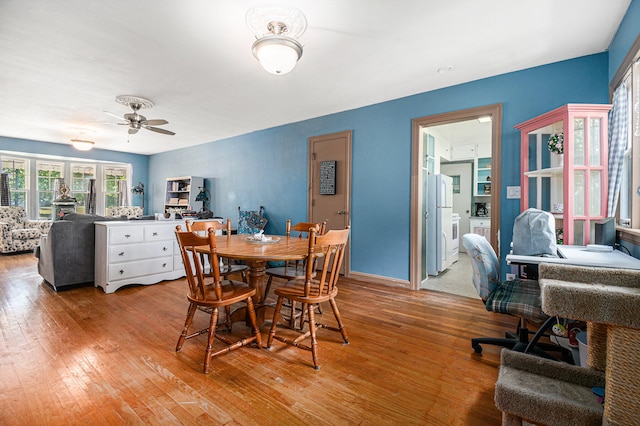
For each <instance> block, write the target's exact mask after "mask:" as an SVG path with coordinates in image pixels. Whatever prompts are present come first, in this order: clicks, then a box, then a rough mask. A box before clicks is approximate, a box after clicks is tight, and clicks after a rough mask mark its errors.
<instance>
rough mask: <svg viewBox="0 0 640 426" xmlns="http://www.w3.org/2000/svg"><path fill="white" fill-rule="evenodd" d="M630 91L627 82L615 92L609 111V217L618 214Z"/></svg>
mask: <svg viewBox="0 0 640 426" xmlns="http://www.w3.org/2000/svg"><path fill="white" fill-rule="evenodd" d="M628 106H629V104H628V91H627V85H626V84H625V83H622V84H620V86H618V88H617V89H616V91H615V92H614V93H613V108H612V109H611V112H610V113H609V203H608V204H607V217H614V216H615V215H616V207H617V205H618V197H619V196H620V184H621V181H622V164H623V162H624V152H625V151H626V150H627V147H628V144H629V128H628V124H629V108H628Z"/></svg>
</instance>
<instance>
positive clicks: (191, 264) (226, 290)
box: [176, 225, 262, 374]
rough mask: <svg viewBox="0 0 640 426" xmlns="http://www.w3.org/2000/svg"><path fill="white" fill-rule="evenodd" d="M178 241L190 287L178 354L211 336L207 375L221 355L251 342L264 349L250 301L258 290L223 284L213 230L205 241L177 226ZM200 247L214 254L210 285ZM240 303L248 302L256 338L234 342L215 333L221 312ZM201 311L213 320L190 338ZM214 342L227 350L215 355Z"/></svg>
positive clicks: (177, 349) (206, 355)
mask: <svg viewBox="0 0 640 426" xmlns="http://www.w3.org/2000/svg"><path fill="white" fill-rule="evenodd" d="M176 237H177V239H178V244H179V246H180V254H181V255H182V261H183V263H184V268H185V272H186V277H187V283H188V284H189V293H187V300H188V301H189V309H188V311H187V319H186V321H185V323H184V328H183V330H182V333H181V334H180V338H179V339H178V344H177V345H176V352H179V351H180V349H181V348H182V345H183V343H184V341H185V340H186V339H190V338H192V337H196V336H199V335H201V334H204V333H208V340H207V349H206V351H205V355H204V372H205V374H206V373H207V372H208V371H209V363H210V362H211V358H213V357H215V356H218V355H222V354H224V353H227V352H229V351H231V350H233V349H237V348H239V347H241V346H245V345H248V344H250V343H252V342H255V343H256V344H257V346H258V348H260V347H261V346H262V340H261V336H260V330H259V329H258V325H257V321H256V312H255V309H254V306H253V300H252V299H251V297H252V296H254V295H255V294H256V290H255V289H254V288H251V287H249V286H247V285H244V283H241V282H234V281H229V280H224V281H223V280H221V278H220V271H219V265H218V256H217V254H216V238H215V232H214V230H213V229H210V230H209V231H208V234H207V236H205V237H202V236H200V235H198V234H195V233H193V232H189V231H186V232H182V231H181V229H180V225H178V226H177V227H176ZM198 246H208V247H209V253H210V254H211V256H210V257H209V261H210V262H211V266H212V272H213V274H212V277H213V282H212V283H211V284H208V283H206V282H205V274H204V272H203V264H202V261H201V259H202V258H201V257H200V256H199V255H198V253H197V252H196V247H198ZM239 302H245V303H246V305H247V313H248V316H249V320H250V323H251V328H252V332H253V335H252V336H251V337H245V338H242V339H236V340H235V341H233V340H231V339H229V338H228V337H225V336H222V335H220V334H219V333H216V326H217V323H218V317H219V308H220V307H224V308H227V307H229V306H231V305H232V304H234V303H239ZM198 308H205V309H207V311H208V312H209V313H210V315H211V317H210V320H209V327H208V328H206V329H203V330H200V331H195V332H193V333H191V334H188V332H189V328H190V327H191V325H192V322H193V317H194V315H195V313H196V310H198ZM215 339H218V340H219V341H221V342H222V343H224V344H225V347H223V348H221V349H218V350H216V351H215V352H214V350H213V343H214V340H215Z"/></svg>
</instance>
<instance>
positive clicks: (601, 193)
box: [516, 104, 611, 245]
mask: <svg viewBox="0 0 640 426" xmlns="http://www.w3.org/2000/svg"><path fill="white" fill-rule="evenodd" d="M610 109H611V105H599V104H567V105H564V106H562V107H560V108H556V109H555V110H552V111H549V112H547V113H545V114H542V115H540V116H538V117H534V118H532V119H530V120H528V121H525V122H524V123H521V124H519V125H517V126H516V128H517V129H519V130H520V132H521V138H520V141H521V145H520V147H521V153H522V155H523V158H522V160H521V163H520V164H521V167H522V179H521V195H522V198H521V200H520V209H521V211H524V210H526V209H527V208H530V207H535V208H538V209H541V210H545V211H549V212H551V213H552V214H553V215H554V217H555V218H556V230H557V231H560V232H561V233H562V234H563V236H564V243H565V244H573V245H584V244H589V243H590V242H591V241H592V240H593V235H594V228H595V223H596V222H597V221H599V220H602V219H604V218H605V217H606V213H607V212H606V208H607V205H606V204H607V179H608V176H607V154H608V153H607V126H608V123H607V120H608V113H609V110H610ZM553 135H559V136H561V138H560V139H562V140H563V153H562V154H560V155H559V154H557V153H554V152H551V151H552V150H551V147H550V146H549V140H550V138H551V136H553Z"/></svg>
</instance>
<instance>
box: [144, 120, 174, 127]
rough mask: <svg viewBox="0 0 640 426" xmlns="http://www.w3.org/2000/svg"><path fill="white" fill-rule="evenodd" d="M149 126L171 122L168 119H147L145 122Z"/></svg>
mask: <svg viewBox="0 0 640 426" xmlns="http://www.w3.org/2000/svg"><path fill="white" fill-rule="evenodd" d="M144 124H146V125H147V126H161V125H163V124H169V122H168V121H167V120H162V119H160V120H147V121H145V123H144Z"/></svg>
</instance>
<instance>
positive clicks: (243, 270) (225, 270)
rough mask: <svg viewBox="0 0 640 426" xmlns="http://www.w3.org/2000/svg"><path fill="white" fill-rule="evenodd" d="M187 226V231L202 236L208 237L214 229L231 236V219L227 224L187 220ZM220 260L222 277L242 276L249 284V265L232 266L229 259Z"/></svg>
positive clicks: (214, 221) (213, 221)
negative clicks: (210, 230) (207, 234)
mask: <svg viewBox="0 0 640 426" xmlns="http://www.w3.org/2000/svg"><path fill="white" fill-rule="evenodd" d="M185 225H186V227H187V231H189V232H197V233H199V234H200V235H201V236H204V235H206V233H207V231H208V230H209V228H213V229H214V230H215V231H223V232H226V235H231V219H229V218H227V221H226V222H225V223H222V222H219V221H217V220H204V221H195V222H192V221H190V220H189V219H187V220H186V221H185ZM216 234H217V232H216ZM203 259H204V258H203ZM218 259H220V261H221V262H222V264H221V265H220V275H222V276H223V277H224V278H226V279H228V278H229V276H230V275H232V274H240V275H241V276H242V281H244V282H245V283H246V282H247V271H248V270H249V267H248V266H247V265H231V264H230V262H229V260H228V259H221V258H220V257H219V258H218ZM203 264H204V262H203ZM208 276H211V272H209V274H208Z"/></svg>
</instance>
